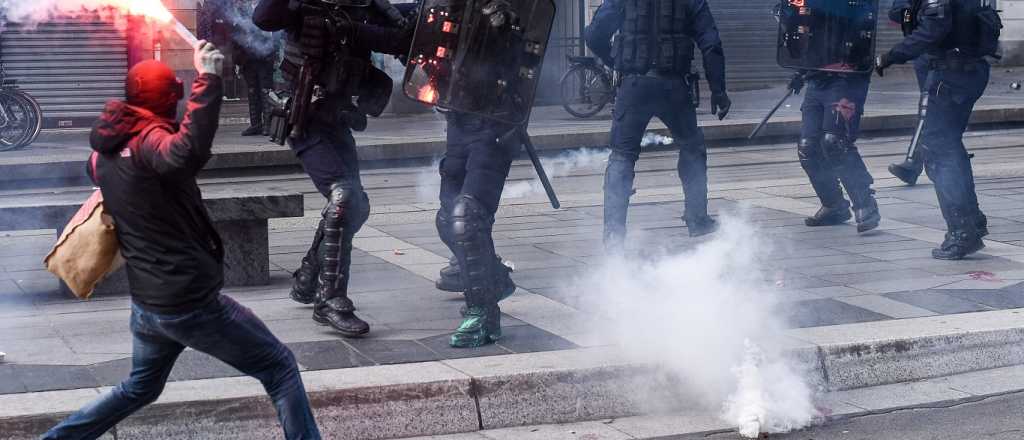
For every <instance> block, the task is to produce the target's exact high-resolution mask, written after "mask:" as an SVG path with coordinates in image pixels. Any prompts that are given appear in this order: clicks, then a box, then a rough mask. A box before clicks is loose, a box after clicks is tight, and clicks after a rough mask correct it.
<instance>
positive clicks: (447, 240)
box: [434, 207, 452, 246]
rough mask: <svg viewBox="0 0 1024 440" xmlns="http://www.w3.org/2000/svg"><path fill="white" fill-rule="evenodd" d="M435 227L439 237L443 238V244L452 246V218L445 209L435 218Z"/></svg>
mask: <svg viewBox="0 0 1024 440" xmlns="http://www.w3.org/2000/svg"><path fill="white" fill-rule="evenodd" d="M434 226H435V227H436V228H437V235H438V237H440V238H441V242H442V243H444V244H446V245H448V246H451V245H452V218H451V217H450V216H449V215H448V213H447V211H446V210H445V209H444V207H441V209H439V210H437V216H436V217H435V218H434Z"/></svg>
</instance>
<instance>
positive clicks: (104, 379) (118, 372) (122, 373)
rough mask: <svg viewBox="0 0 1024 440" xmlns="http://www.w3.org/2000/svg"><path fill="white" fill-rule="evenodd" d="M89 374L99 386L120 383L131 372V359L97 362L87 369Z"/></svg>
mask: <svg viewBox="0 0 1024 440" xmlns="http://www.w3.org/2000/svg"><path fill="white" fill-rule="evenodd" d="M87 368H88V370H89V373H90V374H92V376H93V377H95V378H96V382H97V383H99V385H100V386H111V385H117V384H119V383H121V381H123V380H125V379H127V378H128V376H129V375H130V374H131V372H132V359H131V358H130V357H126V358H123V359H115V360H112V361H107V362H99V363H95V364H92V365H89V366H88V367H87Z"/></svg>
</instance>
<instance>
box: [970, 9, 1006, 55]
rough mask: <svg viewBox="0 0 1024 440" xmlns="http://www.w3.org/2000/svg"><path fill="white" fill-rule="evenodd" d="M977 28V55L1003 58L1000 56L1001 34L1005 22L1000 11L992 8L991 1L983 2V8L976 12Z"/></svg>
mask: <svg viewBox="0 0 1024 440" xmlns="http://www.w3.org/2000/svg"><path fill="white" fill-rule="evenodd" d="M974 21H975V23H976V26H977V31H978V33H977V46H976V49H977V55H978V56H981V57H986V56H989V57H993V58H996V59H999V58H1002V56H1001V55H999V34H1000V30H1001V29H1002V28H1003V20H1002V19H1000V18H999V11H997V10H996V9H995V8H993V7H992V4H991V3H990V0H982V1H981V6H980V7H979V8H978V9H976V10H975V11H974Z"/></svg>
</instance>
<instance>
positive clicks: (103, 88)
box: [0, 19, 128, 128]
mask: <svg viewBox="0 0 1024 440" xmlns="http://www.w3.org/2000/svg"><path fill="white" fill-rule="evenodd" d="M0 62H2V63H3V67H4V69H5V70H6V72H7V74H8V76H9V77H11V78H15V79H17V80H18V85H19V86H20V87H21V88H22V89H24V90H26V91H27V92H29V93H30V94H31V95H32V96H34V97H35V98H36V99H37V100H39V104H40V105H41V106H42V109H43V118H44V127H46V128H72V127H87V126H89V125H90V124H91V123H92V121H93V120H94V119H95V118H96V116H98V115H99V113H100V111H101V110H102V109H103V105H104V103H106V101H108V100H110V99H121V98H123V96H124V78H125V75H126V74H127V73H128V72H127V70H128V44H127V40H126V37H125V35H124V33H123V32H121V31H118V30H117V28H115V27H114V25H113V24H112V23H110V22H104V21H99V20H94V19H62V20H59V21H53V22H46V23H43V24H40V25H37V26H34V27H25V26H19V25H16V24H8V26H7V27H5V28H4V31H3V33H0Z"/></svg>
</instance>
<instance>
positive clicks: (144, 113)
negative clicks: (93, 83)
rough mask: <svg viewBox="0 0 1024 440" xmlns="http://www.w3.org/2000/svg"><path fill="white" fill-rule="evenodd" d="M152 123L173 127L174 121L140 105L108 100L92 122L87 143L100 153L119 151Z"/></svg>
mask: <svg viewBox="0 0 1024 440" xmlns="http://www.w3.org/2000/svg"><path fill="white" fill-rule="evenodd" d="M153 124H161V125H166V126H168V127H171V128H172V129H173V127H174V121H171V120H170V119H167V118H162V117H160V116H157V115H156V114H154V113H153V112H151V111H149V110H146V109H144V108H141V107H136V106H133V105H128V104H126V103H124V102H122V101H110V102H108V103H107V106H106V107H105V108H104V109H103V114H102V115H100V117H99V118H98V119H96V122H94V123H93V124H92V133H90V134H89V144H90V145H91V146H92V149H93V150H95V151H96V152H98V153H100V154H110V153H116V152H118V151H121V149H123V148H124V147H125V145H126V144H128V141H129V140H131V139H132V138H134V137H136V136H138V135H139V133H142V132H143V131H144V130H145V129H147V128H149V127H150V126H151V125H153Z"/></svg>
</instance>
